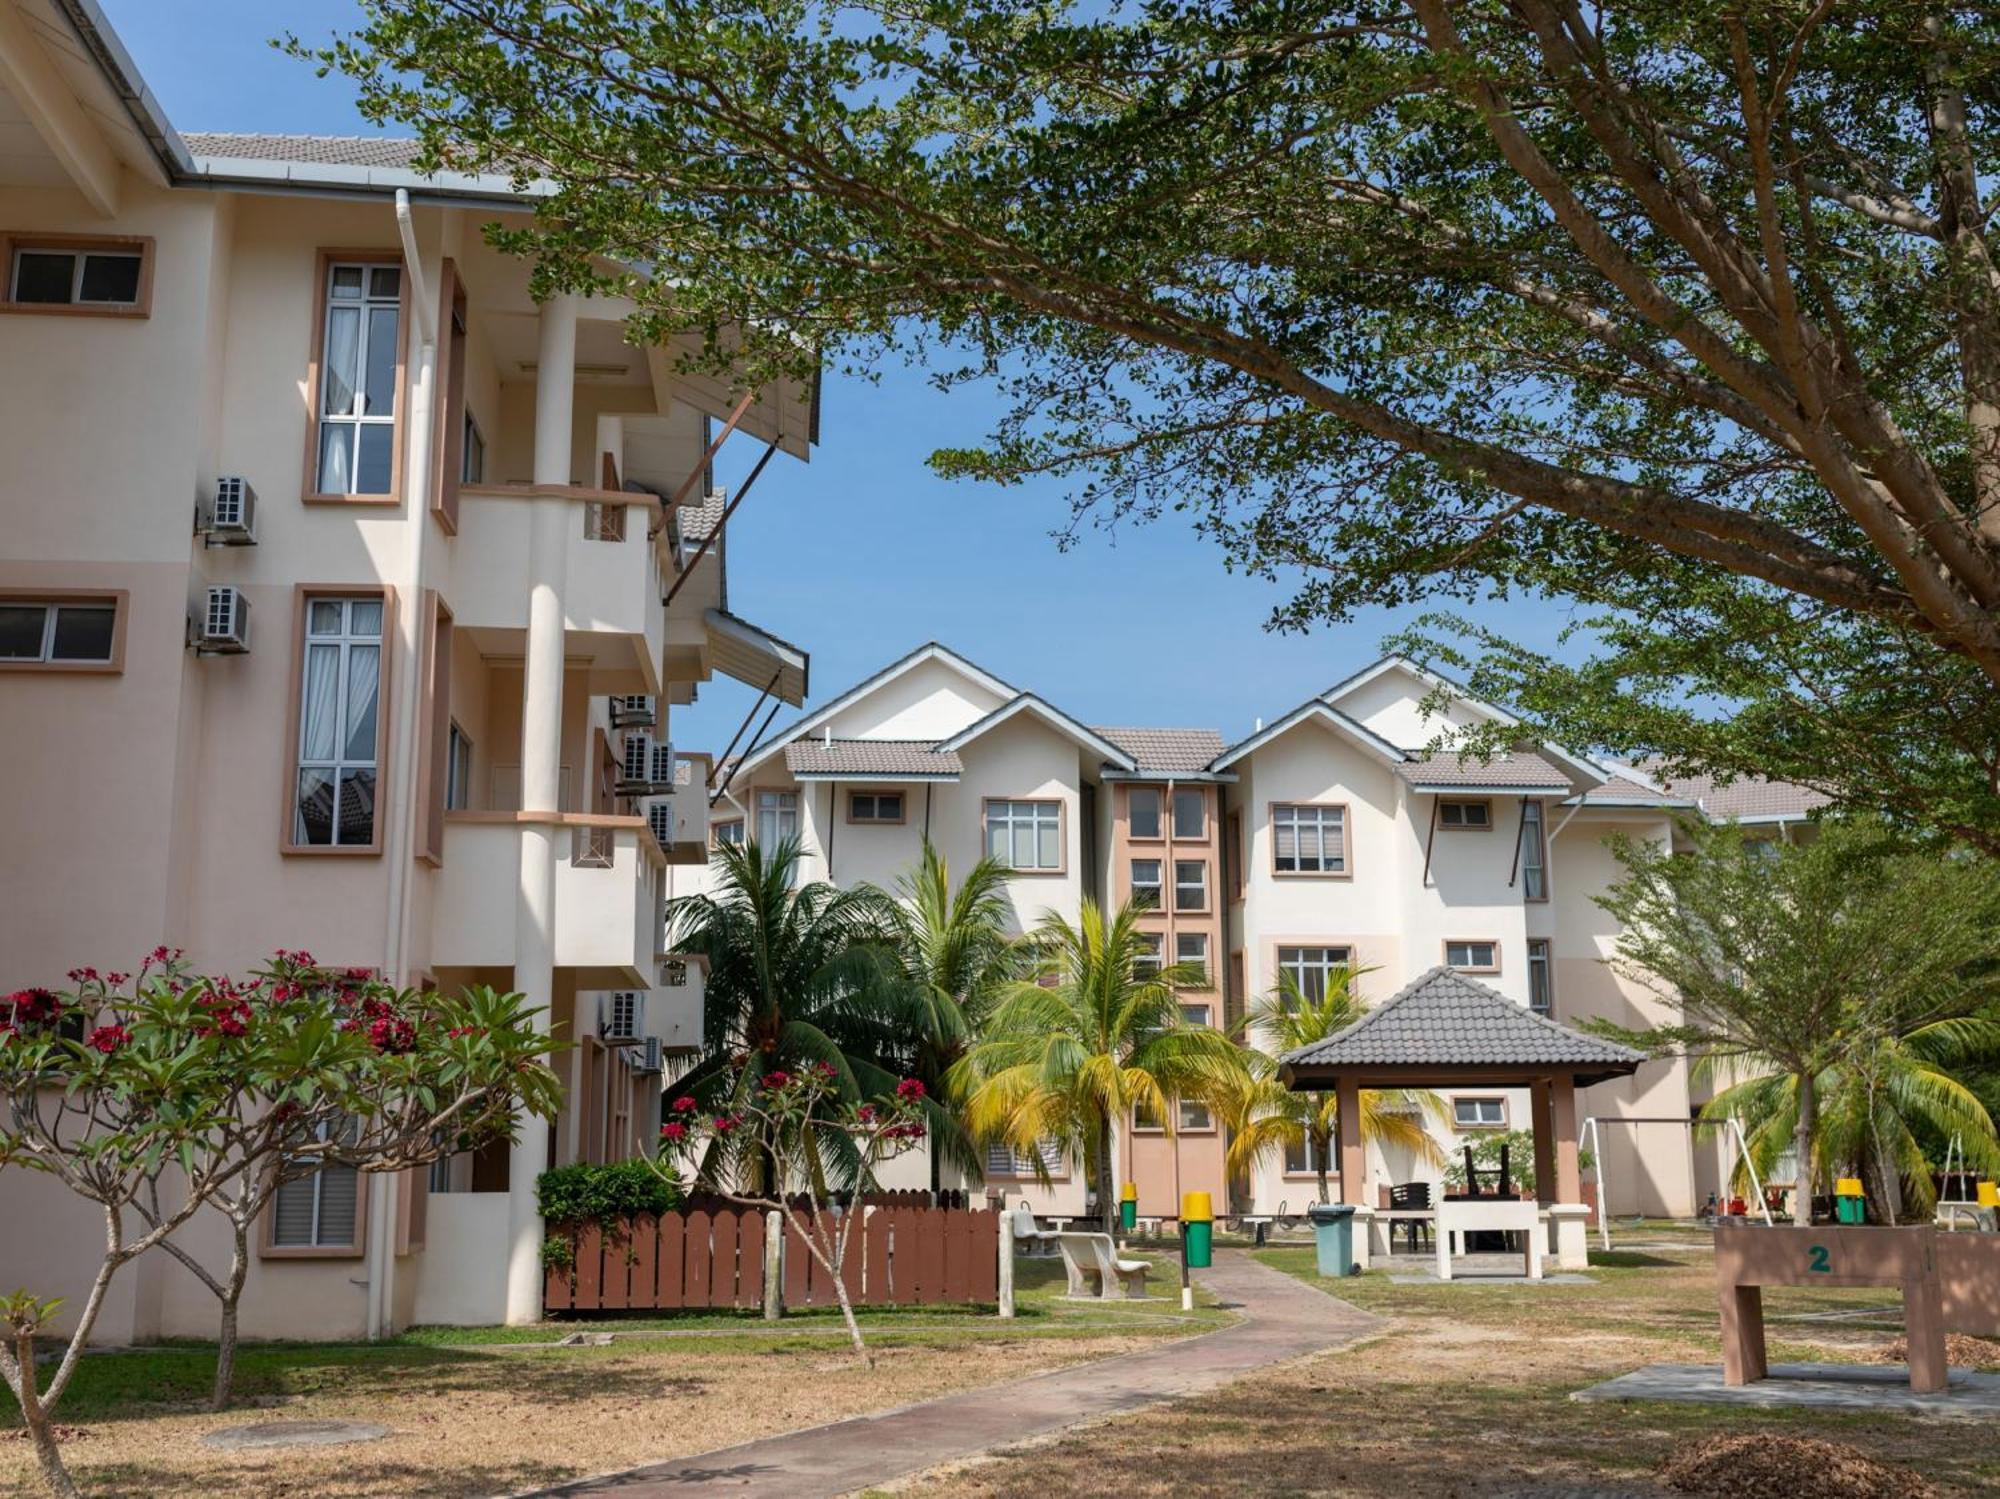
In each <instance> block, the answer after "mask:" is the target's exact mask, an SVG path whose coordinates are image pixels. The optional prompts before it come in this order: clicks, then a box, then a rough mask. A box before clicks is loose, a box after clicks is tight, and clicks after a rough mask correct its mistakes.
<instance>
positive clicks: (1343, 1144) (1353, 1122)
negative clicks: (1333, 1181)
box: [1333, 1078, 1368, 1207]
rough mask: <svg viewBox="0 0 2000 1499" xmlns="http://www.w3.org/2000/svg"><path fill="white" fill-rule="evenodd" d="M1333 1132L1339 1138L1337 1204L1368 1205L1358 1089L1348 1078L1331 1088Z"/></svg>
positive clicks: (1366, 1170)
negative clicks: (1338, 1191) (1338, 1198)
mask: <svg viewBox="0 0 2000 1499" xmlns="http://www.w3.org/2000/svg"><path fill="white" fill-rule="evenodd" d="M1333 1106H1334V1116H1335V1122H1334V1128H1335V1130H1336V1132H1337V1133H1338V1135H1339V1137H1340V1200H1341V1201H1342V1202H1348V1203H1352V1204H1353V1205H1354V1206H1356V1207H1366V1206H1367V1205H1368V1158H1367V1154H1366V1153H1365V1151H1364V1150H1363V1148H1362V1144H1361V1087H1360V1084H1358V1083H1356V1082H1354V1081H1352V1080H1351V1079H1349V1078H1341V1079H1339V1080H1338V1081H1336V1082H1335V1083H1334V1085H1333Z"/></svg>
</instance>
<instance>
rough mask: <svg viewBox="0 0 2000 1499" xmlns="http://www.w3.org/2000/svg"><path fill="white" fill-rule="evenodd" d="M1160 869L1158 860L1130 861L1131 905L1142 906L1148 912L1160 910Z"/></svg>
mask: <svg viewBox="0 0 2000 1499" xmlns="http://www.w3.org/2000/svg"><path fill="white" fill-rule="evenodd" d="M1160 869H1161V864H1160V861H1159V860H1158V859H1134V860H1133V861H1132V904H1133V905H1135V906H1144V907H1146V908H1147V909H1148V910H1153V911H1157V910H1159V908H1160Z"/></svg>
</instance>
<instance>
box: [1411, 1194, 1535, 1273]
mask: <svg viewBox="0 0 2000 1499" xmlns="http://www.w3.org/2000/svg"><path fill="white" fill-rule="evenodd" d="M1432 1213H1433V1215H1434V1216H1435V1217H1436V1219H1437V1278H1438V1279H1439V1280H1450V1279H1451V1256H1452V1251H1453V1250H1454V1249H1460V1248H1462V1247H1463V1243H1464V1236H1465V1235H1466V1234H1468V1233H1472V1232H1474V1231H1477V1230H1480V1229H1487V1230H1493V1229H1498V1230H1501V1231H1503V1232H1506V1233H1518V1234H1520V1235H1521V1236H1522V1239H1523V1243H1524V1247H1525V1253H1524V1261H1525V1263H1524V1266H1523V1268H1524V1269H1525V1270H1526V1271H1527V1275H1528V1279H1530V1280H1540V1279H1541V1278H1542V1219H1541V1210H1540V1208H1539V1207H1538V1206H1537V1205H1536V1204H1534V1203H1532V1202H1518V1201H1510V1200H1508V1199H1505V1198H1499V1197H1491V1198H1451V1197H1447V1198H1445V1199H1444V1200H1443V1201H1442V1202H1440V1203H1438V1205H1437V1206H1436V1207H1435V1208H1433V1209H1432Z"/></svg>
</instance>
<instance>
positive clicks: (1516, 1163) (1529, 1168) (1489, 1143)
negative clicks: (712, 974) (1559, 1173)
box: [1444, 1129, 1597, 1193]
mask: <svg viewBox="0 0 2000 1499" xmlns="http://www.w3.org/2000/svg"><path fill="white" fill-rule="evenodd" d="M1458 1144H1459V1147H1460V1148H1459V1149H1455V1150H1451V1151H1449V1152H1447V1153H1446V1155H1445V1166H1444V1184H1445V1185H1446V1186H1448V1187H1460V1188H1462V1187H1464V1186H1465V1150H1464V1148H1463V1147H1466V1146H1470V1147H1471V1149H1472V1164H1473V1165H1474V1166H1475V1167H1477V1168H1478V1170H1479V1179H1480V1182H1481V1184H1482V1185H1484V1186H1488V1187H1490V1186H1491V1185H1492V1184H1493V1178H1494V1174H1495V1173H1496V1172H1498V1170H1499V1169H1500V1151H1501V1148H1502V1147H1503V1146H1504V1147H1505V1148H1506V1151H1507V1172H1508V1175H1509V1176H1510V1177H1511V1178H1512V1180H1513V1182H1514V1184H1515V1186H1516V1187H1517V1188H1519V1189H1520V1190H1521V1191H1523V1192H1528V1193H1535V1192H1539V1190H1540V1187H1541V1183H1540V1181H1539V1179H1538V1177H1537V1175H1536V1172H1535V1133H1534V1131H1533V1130H1526V1129H1511V1130H1491V1131H1486V1132H1483V1133H1481V1134H1478V1135H1471V1136H1467V1137H1464V1138H1462V1139H1460V1140H1459V1142H1458ZM1576 1164H1577V1167H1578V1169H1579V1170H1583V1171H1588V1170H1590V1169H1591V1168H1592V1167H1593V1166H1595V1165H1596V1164H1597V1158H1596V1157H1595V1156H1594V1155H1592V1154H1591V1153H1590V1152H1589V1151H1587V1150H1579V1151H1578V1152H1577V1153H1576Z"/></svg>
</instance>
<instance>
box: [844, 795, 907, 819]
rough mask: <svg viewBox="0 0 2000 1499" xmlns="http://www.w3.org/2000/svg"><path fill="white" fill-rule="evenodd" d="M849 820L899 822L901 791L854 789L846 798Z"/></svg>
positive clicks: (901, 803)
mask: <svg viewBox="0 0 2000 1499" xmlns="http://www.w3.org/2000/svg"><path fill="white" fill-rule="evenodd" d="M847 820H848V821H849V822H901V821H902V820H903V793H902V792H900V791H855V792H850V793H849V794H848V798H847Z"/></svg>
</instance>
